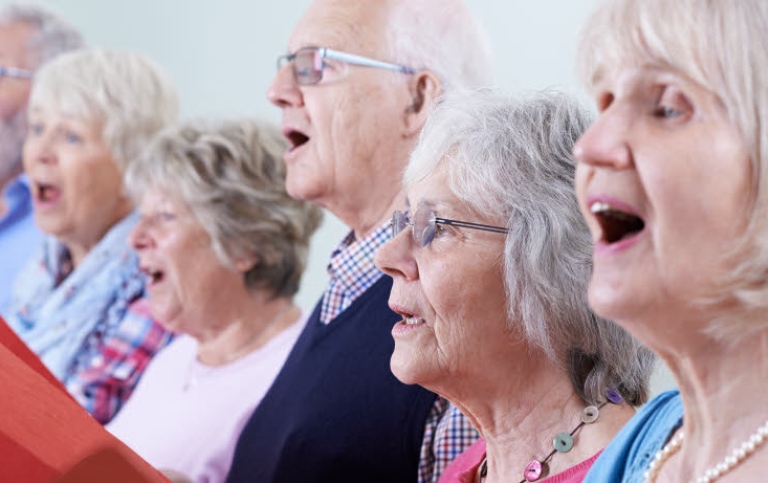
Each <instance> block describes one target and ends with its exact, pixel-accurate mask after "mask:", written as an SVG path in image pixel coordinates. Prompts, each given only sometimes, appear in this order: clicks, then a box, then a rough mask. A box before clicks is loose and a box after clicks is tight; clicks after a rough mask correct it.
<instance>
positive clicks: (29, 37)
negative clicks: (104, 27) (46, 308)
mask: <svg viewBox="0 0 768 483" xmlns="http://www.w3.org/2000/svg"><path fill="white" fill-rule="evenodd" d="M82 46H83V40H82V38H81V36H80V34H79V33H78V32H77V30H75V29H74V28H73V27H72V26H71V25H69V24H68V23H67V22H65V21H64V20H62V19H61V18H59V17H58V16H56V15H54V14H53V13H51V12H49V11H47V10H44V9H42V8H40V7H37V6H32V5H9V6H6V7H4V8H3V9H1V10H0V193H2V196H1V197H0V311H2V310H3V309H6V308H8V305H9V303H10V299H11V286H12V284H13V281H14V280H15V279H16V274H17V273H18V272H19V271H20V270H21V268H22V266H23V265H24V264H25V263H26V262H27V261H28V260H29V259H30V257H31V256H32V254H33V252H34V251H35V250H36V249H38V248H39V244H40V243H41V241H42V234H41V233H40V232H39V231H38V229H37V227H36V226H35V222H34V219H33V216H32V203H31V198H30V193H29V188H28V186H27V182H26V179H25V178H24V177H23V176H22V175H21V173H22V167H21V148H22V145H23V143H24V135H25V132H26V124H27V98H28V97H29V91H30V87H31V81H32V76H33V75H34V72H35V70H37V68H38V67H40V66H41V65H42V64H43V63H45V62H47V61H49V60H51V59H52V58H54V57H56V56H57V55H59V54H61V53H63V52H66V51H69V50H73V49H76V48H80V47H82Z"/></svg>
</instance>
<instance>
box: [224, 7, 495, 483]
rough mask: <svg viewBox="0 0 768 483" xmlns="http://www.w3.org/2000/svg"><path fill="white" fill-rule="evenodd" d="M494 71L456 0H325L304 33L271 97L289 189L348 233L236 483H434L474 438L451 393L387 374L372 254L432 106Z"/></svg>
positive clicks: (385, 332) (293, 42)
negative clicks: (284, 145)
mask: <svg viewBox="0 0 768 483" xmlns="http://www.w3.org/2000/svg"><path fill="white" fill-rule="evenodd" d="M490 82H491V78H490V60H489V54H488V49H487V43H486V40H485V36H484V34H483V32H482V29H481V28H480V27H479V26H478V24H477V22H476V21H475V19H474V18H473V17H472V15H471V14H470V13H469V12H468V11H467V9H466V8H465V7H464V6H463V5H462V4H461V2H460V0H382V1H377V2H360V1H359V0H315V1H314V2H313V3H312V4H311V6H310V7H309V9H308V11H307V12H306V13H305V14H304V16H303V18H302V19H301V20H300V22H299V24H298V25H297V26H296V28H295V29H294V31H293V34H292V35H291V37H290V39H289V42H288V49H287V54H286V55H283V56H281V57H280V58H279V59H278V71H277V74H276V76H275V78H274V80H273V82H272V85H271V86H270V88H269V90H268V93H267V96H268V98H269V99H270V101H271V102H272V103H273V104H275V105H276V106H277V107H279V108H280V109H281V110H282V128H283V133H284V135H285V137H286V138H287V139H288V141H289V142H290V147H289V149H288V150H287V151H286V153H285V161H286V164H287V169H288V173H287V180H286V184H287V189H288V192H289V193H290V195H291V196H293V197H295V198H298V199H302V200H308V201H311V202H313V203H315V204H317V205H319V206H322V207H324V208H326V209H328V210H329V211H331V212H332V213H333V214H334V215H336V216H337V217H338V218H339V219H340V220H341V221H343V222H344V223H345V224H346V225H347V226H349V227H350V229H351V230H350V232H349V233H348V234H347V236H346V237H344V239H343V240H342V241H341V243H340V245H339V246H338V248H337V249H336V250H335V251H334V252H333V253H332V254H331V260H330V263H329V264H328V272H329V275H330V283H329V286H328V287H327V289H326V291H325V293H324V295H323V297H322V299H321V300H320V302H319V303H318V305H317V306H316V308H315V310H314V312H313V313H312V315H311V316H310V319H309V321H308V323H307V326H306V328H305V330H304V332H303V334H302V335H301V337H300V338H299V340H298V342H297V343H296V346H295V347H294V349H293V351H292V353H291V355H290V356H289V358H288V360H287V361H286V363H285V366H284V367H283V370H282V371H281V373H280V374H279V375H278V377H277V379H276V380H275V382H274V384H273V385H272V388H271V389H270V391H269V392H268V393H267V395H266V396H265V398H264V399H263V400H262V402H261V404H260V405H259V406H258V407H257V409H256V410H255V411H254V413H253V414H252V415H251V418H250V419H249V421H248V422H247V424H246V426H245V428H244V430H243V432H242V434H241V436H240V439H239V441H238V443H237V448H236V451H235V456H234V461H233V464H232V468H231V470H230V473H229V476H228V479H227V481H228V482H230V483H235V482H251V481H260V482H298V481H301V482H330V481H333V482H335V483H338V482H361V481H365V482H398V483H400V482H409V481H410V482H415V481H420V482H432V481H437V479H438V477H439V475H440V473H441V471H442V470H443V468H444V467H445V465H446V464H447V463H448V462H449V461H450V460H451V459H452V458H454V457H455V456H457V455H458V454H459V453H460V452H461V451H462V450H463V449H464V448H465V447H467V446H468V445H469V444H471V443H472V442H473V441H474V439H475V438H476V437H477V434H476V432H475V431H474V429H473V428H472V427H471V425H470V424H469V423H468V422H467V421H466V419H465V418H464V417H463V416H462V415H461V414H460V413H459V412H458V411H456V410H455V409H454V408H451V407H450V406H449V404H448V403H447V401H445V400H444V399H442V398H437V397H436V396H435V395H434V394H432V393H430V392H428V391H426V390H424V389H422V388H420V387H416V386H406V385H403V384H401V383H400V382H399V381H397V379H396V378H395V377H394V376H393V375H392V373H391V370H390V368H389V360H390V357H391V355H392V351H393V348H394V342H393V339H392V336H391V330H392V328H393V326H394V325H395V323H396V322H398V321H399V320H400V317H399V316H398V315H397V314H395V313H394V312H393V311H391V310H390V309H389V307H388V298H389V291H390V288H391V285H392V280H391V279H390V278H389V277H387V276H384V274H383V273H382V272H380V271H379V270H378V269H377V268H376V267H375V266H374V263H373V256H374V253H375V252H376V250H377V248H378V247H379V246H381V245H382V244H383V243H384V242H385V241H386V240H388V239H389V237H390V236H391V227H390V221H391V217H392V212H393V211H395V210H398V209H401V208H402V207H403V206H404V205H405V199H404V196H403V194H402V190H401V185H400V183H401V180H400V176H401V173H402V170H403V168H404V167H405V165H406V163H407V161H408V156H409V153H410V151H411V149H412V148H413V146H414V145H415V142H416V140H417V137H418V136H419V133H420V131H421V129H422V127H423V125H424V122H425V120H426V118H427V116H428V114H429V112H430V110H431V109H432V107H433V106H435V104H436V103H437V102H438V100H439V98H440V96H441V95H442V93H443V92H444V91H445V90H447V89H453V88H469V87H478V86H482V85H488V84H489V83H490ZM449 275H450V274H446V276H449Z"/></svg>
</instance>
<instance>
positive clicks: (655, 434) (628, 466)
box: [583, 389, 683, 483]
mask: <svg viewBox="0 0 768 483" xmlns="http://www.w3.org/2000/svg"><path fill="white" fill-rule="evenodd" d="M681 424H683V401H682V399H681V398H680V393H679V392H678V391H677V390H676V389H675V390H672V391H667V392H664V393H661V394H659V395H658V396H656V397H655V398H653V399H652V400H651V401H650V402H648V404H646V405H645V406H643V408H642V409H641V410H640V411H639V412H638V413H637V414H636V415H635V417H633V418H632V419H631V420H630V421H629V422H628V423H627V425H626V426H624V428H622V430H621V431H619V434H617V435H616V437H615V438H614V439H613V441H611V443H610V444H609V445H608V447H606V448H605V451H603V454H601V455H600V457H599V458H598V459H597V461H595V464H594V465H593V466H592V469H591V470H590V471H589V473H587V477H586V478H585V479H584V482H583V483H607V482H611V483H619V482H621V483H642V482H643V480H644V478H645V470H646V469H648V465H649V464H650V463H651V461H652V460H653V458H655V457H656V453H657V452H658V451H659V450H660V449H661V448H663V447H664V445H665V444H666V443H667V441H668V440H669V438H670V436H671V435H672V433H674V432H675V430H676V429H677V428H679V427H680V425H681Z"/></svg>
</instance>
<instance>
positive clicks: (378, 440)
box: [227, 276, 435, 483]
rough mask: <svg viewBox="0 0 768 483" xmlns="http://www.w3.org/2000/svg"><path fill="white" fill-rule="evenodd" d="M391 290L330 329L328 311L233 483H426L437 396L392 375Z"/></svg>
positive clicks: (372, 296) (248, 441)
mask: <svg viewBox="0 0 768 483" xmlns="http://www.w3.org/2000/svg"><path fill="white" fill-rule="evenodd" d="M391 287H392V279H391V278H390V277H387V276H384V277H382V278H381V279H380V280H379V281H378V282H376V284H374V285H373V287H371V288H370V289H368V290H367V291H366V292H365V293H364V294H363V295H362V296H360V297H359V298H358V299H357V300H355V302H354V303H353V304H352V305H351V306H350V307H348V308H347V309H346V310H344V311H343V312H342V313H341V314H340V315H339V316H338V317H336V318H335V319H334V320H333V321H332V322H331V323H330V324H328V325H325V324H323V323H322V322H320V305H321V303H322V301H321V303H318V305H317V307H315V311H314V312H313V313H312V316H311V317H310V319H309V321H308V323H307V327H306V328H305V329H304V331H303V333H302V334H301V336H300V337H299V339H298V341H297V342H296V345H295V347H294V348H293V350H292V351H291V354H290V355H289V356H288V359H287V360H286V363H285V366H284V367H283V369H282V371H281V372H280V374H279V375H278V376H277V379H276V380H275V382H274V384H273V385H272V387H271V388H270V390H269V392H267V394H266V396H265V397H264V399H263V400H262V401H261V404H259V406H258V407H257V408H256V410H255V411H254V413H253V414H252V415H251V418H250V419H249V420H248V423H247V424H246V426H245V429H244V430H243V433H242V434H241V435H240V439H239V440H238V442H237V448H236V449H235V456H234V460H233V462H232V468H231V470H230V472H229V475H228V477H227V482H228V483H246V482H248V483H251V482H259V483H262V482H265V483H266V482H286V483H309V482H328V483H343V482H350V483H352V482H354V483H360V482H366V483H376V482H382V483H383V482H393V483H395V482H396V483H404V482H415V481H416V479H417V472H418V461H419V453H420V448H421V443H422V439H423V436H424V424H425V422H426V418H427V414H428V413H429V410H430V408H431V407H432V405H433V404H434V401H435V395H434V394H433V393H431V392H429V391H427V390H425V389H423V388H421V387H419V386H406V385H404V384H402V383H401V382H399V381H398V380H397V379H396V378H395V377H394V376H393V375H392V372H391V370H390V368H389V359H390V357H391V355H392V350H393V349H394V341H393V339H392V335H391V330H392V327H393V325H394V324H395V322H396V321H397V320H398V319H399V316H398V315H397V314H395V313H394V312H392V311H391V310H389V307H388V306H387V299H388V298H389V291H390V289H391ZM243 382H244V383H247V382H246V381H243Z"/></svg>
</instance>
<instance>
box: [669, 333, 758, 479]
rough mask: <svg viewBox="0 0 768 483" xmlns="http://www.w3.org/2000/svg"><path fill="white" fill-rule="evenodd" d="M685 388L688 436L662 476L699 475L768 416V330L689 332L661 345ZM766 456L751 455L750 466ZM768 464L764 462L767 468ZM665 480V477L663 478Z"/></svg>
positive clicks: (670, 366) (685, 424) (747, 436)
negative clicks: (728, 335)
mask: <svg viewBox="0 0 768 483" xmlns="http://www.w3.org/2000/svg"><path fill="white" fill-rule="evenodd" d="M658 352H659V354H660V355H661V356H662V358H663V359H664V361H665V362H666V363H667V365H668V366H669V368H670V370H671V371H672V373H673V375H674V376H675V379H676V381H677V383H678V385H679V388H680V394H681V396H682V399H683V405H684V407H685V416H684V421H683V430H684V432H685V440H684V443H683V445H682V449H681V451H680V452H679V455H678V456H677V457H673V458H672V459H671V460H670V462H669V464H668V465H669V468H665V469H664V471H663V472H662V475H667V476H668V475H670V474H671V475H676V478H677V479H679V478H680V475H686V477H685V479H693V478H696V477H699V476H701V475H703V474H704V472H706V471H707V470H708V469H709V468H711V467H712V466H714V465H716V464H717V463H719V462H721V461H722V460H723V459H724V458H725V457H726V456H727V455H728V454H729V453H730V452H731V450H733V449H734V448H736V447H738V446H739V445H740V444H741V443H743V442H744V441H745V440H746V439H747V438H749V436H750V435H751V434H752V433H753V432H754V431H755V430H756V429H757V428H758V427H759V426H760V425H762V424H763V423H765V421H766V419H768V407H766V405H765V401H766V400H768V387H767V386H766V384H764V381H766V380H768V331H763V332H762V333H760V334H757V335H754V336H749V337H744V339H743V340H741V341H739V342H738V343H733V342H719V341H715V340H713V339H712V338H710V337H708V336H703V335H701V336H694V337H689V342H688V343H687V344H686V345H684V346H680V345H679V344H678V347H664V348H659V349H658ZM758 451H762V456H759V457H757V458H752V459H751V460H746V461H745V462H744V466H745V467H749V465H751V464H753V463H754V462H755V461H758V462H759V461H760V460H761V459H762V460H763V461H764V460H765V455H766V454H768V451H766V450H765V448H762V450H758ZM766 468H768V466H765V465H763V469H766ZM659 481H663V479H662V478H660V479H659Z"/></svg>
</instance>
